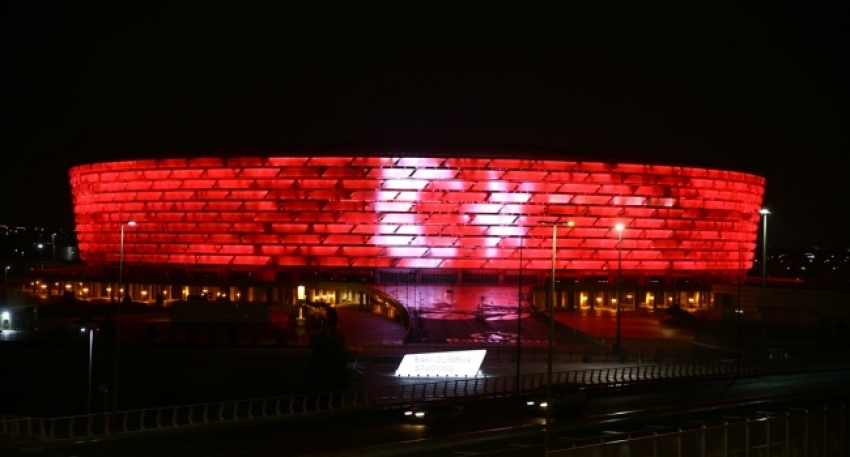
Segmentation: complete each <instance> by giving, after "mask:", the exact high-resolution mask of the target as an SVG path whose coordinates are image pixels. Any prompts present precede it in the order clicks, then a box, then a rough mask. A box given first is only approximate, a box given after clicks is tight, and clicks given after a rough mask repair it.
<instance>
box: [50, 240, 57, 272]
mask: <svg viewBox="0 0 850 457" xmlns="http://www.w3.org/2000/svg"><path fill="white" fill-rule="evenodd" d="M50 247H52V248H53V256H52V257H51V259H50V266H51V267H52V266H53V264H54V263H56V234H55V233H52V234H51V235H50Z"/></svg>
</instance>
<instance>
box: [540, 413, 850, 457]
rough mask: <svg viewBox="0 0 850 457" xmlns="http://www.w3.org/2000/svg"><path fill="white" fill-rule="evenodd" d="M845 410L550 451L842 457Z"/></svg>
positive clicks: (596, 440)
mask: <svg viewBox="0 0 850 457" xmlns="http://www.w3.org/2000/svg"><path fill="white" fill-rule="evenodd" d="M846 417H847V412H846V408H845V406H843V405H842V406H836V407H823V408H820V409H818V410H804V411H796V412H790V411H789V412H785V413H778V414H773V415H770V414H766V415H760V416H753V417H746V418H741V419H739V420H737V421H734V420H733V421H726V422H724V423H722V424H714V425H706V424H701V425H699V426H697V427H696V428H692V429H688V430H682V429H678V430H674V431H669V432H661V433H659V432H657V431H648V430H647V431H644V432H642V433H640V432H639V433H634V434H631V435H629V434H622V435H614V436H611V435H608V436H602V437H587V438H584V439H583V440H582V441H583V442H573V443H572V447H570V448H567V449H561V450H554V451H550V455H558V456H563V457H597V456H608V455H617V456H620V457H659V456H665V457H668V456H669V457H686V456H687V457H730V456H734V457H743V456H782V457H790V456H808V457H842V456H847V455H848V454H847V452H848V448H847V447H848V443H847V422H846Z"/></svg>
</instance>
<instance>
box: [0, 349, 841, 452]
mask: <svg viewBox="0 0 850 457" xmlns="http://www.w3.org/2000/svg"><path fill="white" fill-rule="evenodd" d="M826 368H833V369H834V368H836V366H835V365H834V364H832V365H829V364H824V363H822V362H817V361H809V362H807V363H804V362H802V361H801V362H797V363H789V362H773V363H771V362H758V363H755V362H750V363H741V364H740V365H739V364H737V363H733V362H714V363H707V364H693V363H689V364H667V365H651V364H650V365H642V366H617V367H612V368H598V369H590V370H577V371H565V372H557V373H553V374H552V376H553V382H555V383H566V382H576V383H582V384H584V385H585V386H586V388H587V389H588V390H590V391H606V390H617V389H627V388H632V387H636V386H644V385H648V384H653V383H655V384H661V383H665V382H671V381H682V380H705V379H722V378H731V377H736V376H742V377H751V376H764V375H770V374H781V373H793V372H803V371H814V370H818V369H826ZM547 381H548V373H536V374H526V375H521V376H519V377H518V378H517V377H516V376H499V377H476V378H462V379H455V378H453V379H447V380H445V381H437V382H429V383H413V384H401V385H394V386H385V387H376V388H369V389H368V390H365V389H358V390H348V391H338V392H322V393H314V394H303V395H292V396H283V397H270V398H260V399H249V400H239V401H224V402H214V403H205V404H198V405H182V406H168V407H160V408H150V409H141V410H131V411H121V412H118V413H116V415H115V417H114V418H113V416H112V414H110V413H106V414H93V415H82V416H70V417H57V418H46V419H41V418H3V419H0V440H11V439H35V440H57V439H71V438H80V437H95V436H104V435H112V434H119V433H129V432H139V431H150V430H161V429H169V428H177V427H185V426H195V425H202V424H212V423H222V422H230V421H238V420H249V419H258V418H269V417H286V416H294V415H301V414H311V413H322V414H324V413H327V412H330V411H343V410H346V411H352V410H369V409H376V408H392V407H397V406H400V405H403V404H406V403H410V402H415V401H419V400H422V399H425V398H428V397H458V398H468V399H475V398H487V397H499V396H510V395H515V394H516V393H518V392H519V393H525V392H529V391H531V390H533V389H537V388H539V387H540V386H542V385H545V383H546V382H547Z"/></svg>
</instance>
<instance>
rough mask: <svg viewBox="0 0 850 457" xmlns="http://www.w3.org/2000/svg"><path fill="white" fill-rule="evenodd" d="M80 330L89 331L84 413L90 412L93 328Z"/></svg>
mask: <svg viewBox="0 0 850 457" xmlns="http://www.w3.org/2000/svg"><path fill="white" fill-rule="evenodd" d="M80 331H81V332H83V333H85V332H86V331H88V332H89V384H88V393H87V394H86V414H91V366H92V348H93V347H94V329H93V328H88V329H87V328H85V327H83V328H81V329H80Z"/></svg>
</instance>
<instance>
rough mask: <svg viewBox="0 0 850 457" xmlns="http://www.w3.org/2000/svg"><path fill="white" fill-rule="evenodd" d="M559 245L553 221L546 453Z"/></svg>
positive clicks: (549, 418)
mask: <svg viewBox="0 0 850 457" xmlns="http://www.w3.org/2000/svg"><path fill="white" fill-rule="evenodd" d="M557 247H558V223H557V222H553V223H552V290H551V291H550V293H549V357H548V363H547V366H548V371H547V378H546V455H549V442H550V437H549V435H550V433H551V432H550V431H549V429H550V428H552V335H553V334H554V333H555V252H556V250H557Z"/></svg>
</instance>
